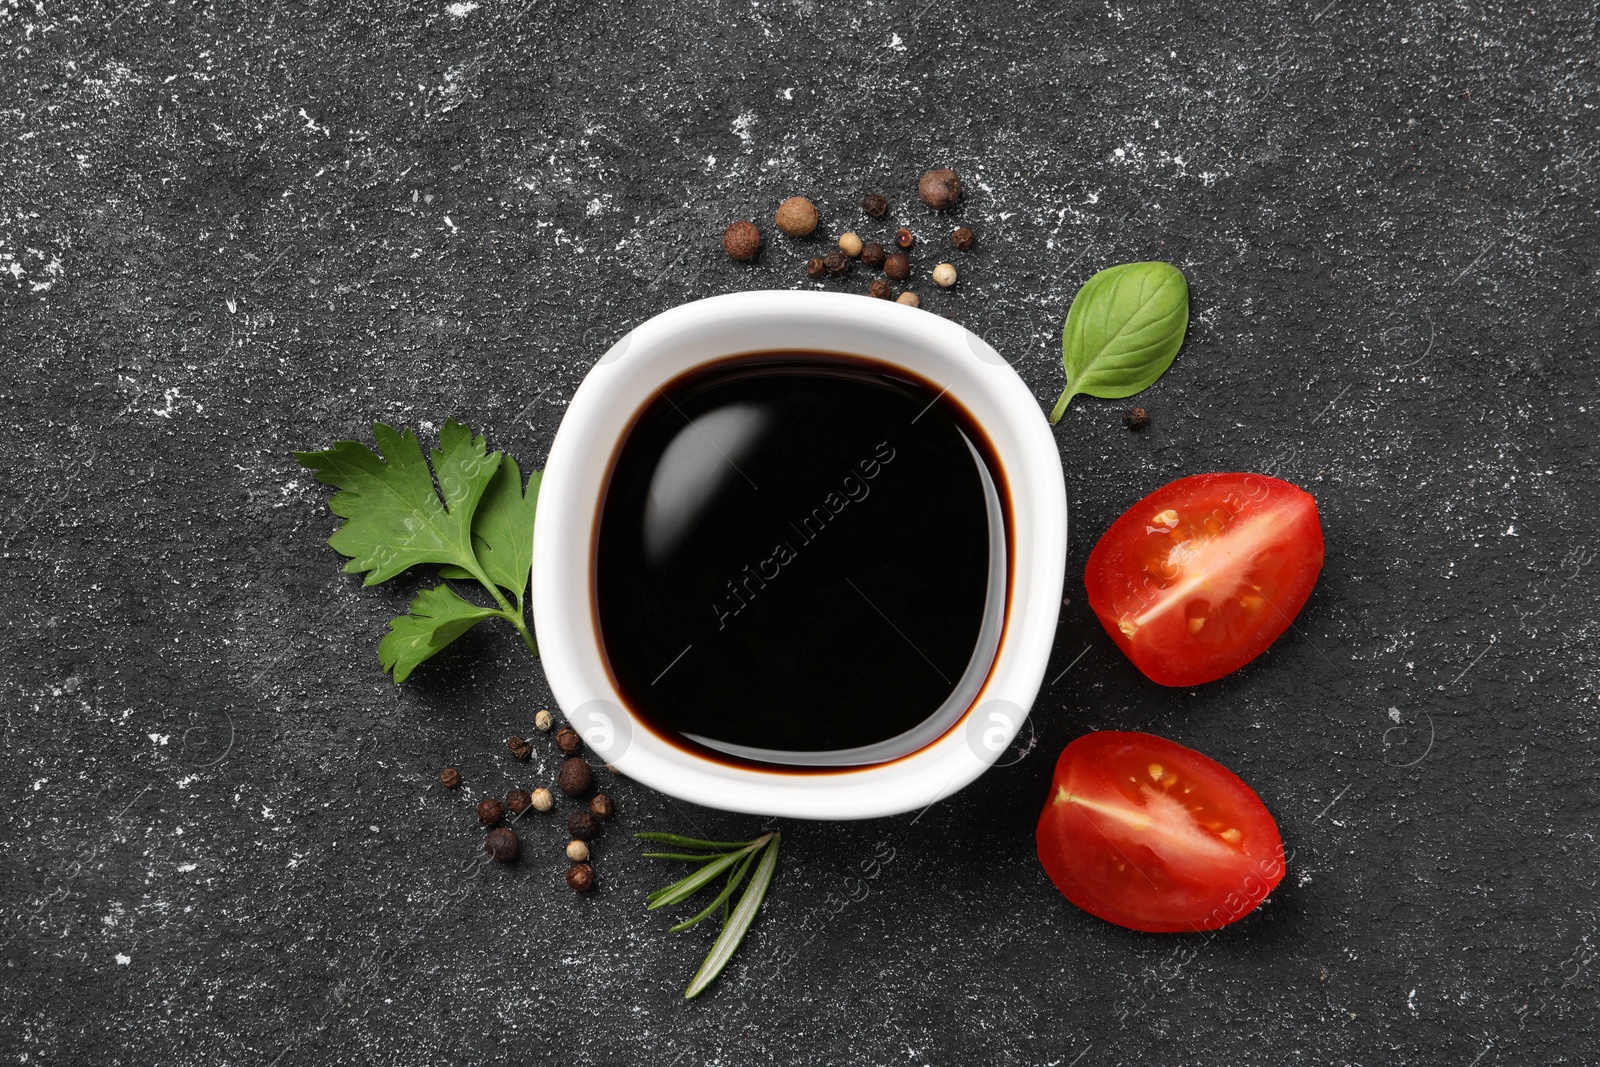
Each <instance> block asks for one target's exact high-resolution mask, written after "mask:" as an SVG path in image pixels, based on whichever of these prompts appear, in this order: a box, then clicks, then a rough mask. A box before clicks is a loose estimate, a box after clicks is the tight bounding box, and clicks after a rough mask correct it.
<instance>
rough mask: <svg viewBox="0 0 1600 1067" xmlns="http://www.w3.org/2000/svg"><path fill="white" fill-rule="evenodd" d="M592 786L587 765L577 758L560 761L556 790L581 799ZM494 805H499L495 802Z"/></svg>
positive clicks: (592, 778) (591, 774)
mask: <svg viewBox="0 0 1600 1067" xmlns="http://www.w3.org/2000/svg"><path fill="white" fill-rule="evenodd" d="M593 784H594V774H593V773H591V772H590V770H589V765H588V764H587V763H585V762H583V760H582V759H580V758H579V757H577V756H573V757H571V758H569V759H564V760H562V761H561V769H560V770H558V771H557V772H556V788H557V789H559V790H561V791H562V792H563V793H565V794H567V796H569V797H581V796H583V794H585V793H587V792H588V791H589V787H590V786H592V785H593ZM496 803H499V802H498V801H496Z"/></svg>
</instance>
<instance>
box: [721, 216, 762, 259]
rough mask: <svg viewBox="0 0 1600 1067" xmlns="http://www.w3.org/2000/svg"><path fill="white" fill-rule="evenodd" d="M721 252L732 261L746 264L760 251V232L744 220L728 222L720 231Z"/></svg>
mask: <svg viewBox="0 0 1600 1067" xmlns="http://www.w3.org/2000/svg"><path fill="white" fill-rule="evenodd" d="M722 250H723V251H724V252H726V253H728V255H729V256H730V257H732V258H733V259H737V260H738V261H739V262H741V263H748V262H749V261H750V260H752V259H754V258H756V253H757V252H759V251H760V250H761V231H760V230H758V229H756V224H755V223H753V222H750V221H748V220H746V219H740V220H739V221H738V222H730V223H729V224H728V228H727V229H726V230H723V231H722Z"/></svg>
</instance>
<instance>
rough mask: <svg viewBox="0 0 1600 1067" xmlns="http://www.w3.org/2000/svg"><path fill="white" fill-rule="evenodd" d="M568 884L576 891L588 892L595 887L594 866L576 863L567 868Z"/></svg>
mask: <svg viewBox="0 0 1600 1067" xmlns="http://www.w3.org/2000/svg"><path fill="white" fill-rule="evenodd" d="M567 886H568V888H570V889H571V890H572V891H573V892H574V893H587V892H588V891H589V890H591V889H593V888H594V868H593V867H591V866H589V865H588V864H587V863H574V864H573V865H572V866H571V867H568V868H567Z"/></svg>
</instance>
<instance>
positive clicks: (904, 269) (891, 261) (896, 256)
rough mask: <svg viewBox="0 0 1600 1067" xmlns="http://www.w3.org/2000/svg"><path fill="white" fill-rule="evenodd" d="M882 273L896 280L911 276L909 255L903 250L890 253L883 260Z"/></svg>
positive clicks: (900, 280) (903, 279) (899, 280)
mask: <svg viewBox="0 0 1600 1067" xmlns="http://www.w3.org/2000/svg"><path fill="white" fill-rule="evenodd" d="M883 273H885V274H887V275H888V276H889V277H891V278H893V279H894V280H895V281H897V282H903V281H905V280H906V279H907V278H909V277H911V257H910V256H908V255H906V254H905V253H904V252H895V253H892V254H891V255H890V256H889V258H887V259H885V260H884V261H883Z"/></svg>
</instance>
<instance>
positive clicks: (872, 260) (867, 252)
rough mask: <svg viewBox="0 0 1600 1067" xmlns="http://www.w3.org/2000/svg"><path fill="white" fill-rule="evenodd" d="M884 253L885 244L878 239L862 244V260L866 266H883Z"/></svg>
mask: <svg viewBox="0 0 1600 1067" xmlns="http://www.w3.org/2000/svg"><path fill="white" fill-rule="evenodd" d="M884 255H885V253H884V251H883V246H882V245H880V244H879V243H878V242H876V241H873V242H871V243H870V244H864V245H862V246H861V262H862V264H863V265H864V266H868V267H881V266H883V257H884Z"/></svg>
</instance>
